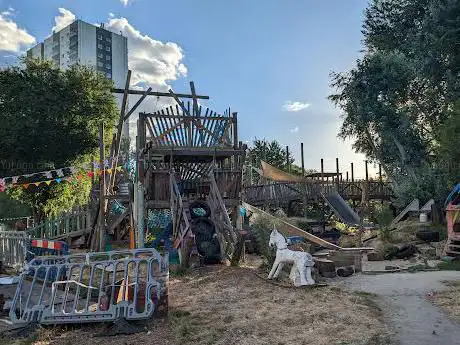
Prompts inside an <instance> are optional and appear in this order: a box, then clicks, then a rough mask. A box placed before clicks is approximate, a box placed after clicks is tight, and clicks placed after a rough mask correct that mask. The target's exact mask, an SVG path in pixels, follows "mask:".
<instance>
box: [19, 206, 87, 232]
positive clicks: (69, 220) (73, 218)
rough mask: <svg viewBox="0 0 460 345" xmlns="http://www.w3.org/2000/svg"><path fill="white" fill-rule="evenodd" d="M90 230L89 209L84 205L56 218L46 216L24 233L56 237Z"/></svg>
mask: <svg viewBox="0 0 460 345" xmlns="http://www.w3.org/2000/svg"><path fill="white" fill-rule="evenodd" d="M90 230H91V209H90V208H89V206H88V207H85V208H84V209H81V210H76V211H72V212H70V213H67V214H64V215H61V216H60V217H57V218H48V219H45V220H44V221H42V222H40V223H38V224H37V225H36V226H35V227H33V228H30V229H27V230H26V233H27V234H28V235H30V236H32V237H34V238H47V239H58V238H66V237H70V236H72V235H77V234H84V233H86V232H88V231H90Z"/></svg>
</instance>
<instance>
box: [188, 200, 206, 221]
mask: <svg viewBox="0 0 460 345" xmlns="http://www.w3.org/2000/svg"><path fill="white" fill-rule="evenodd" d="M189 210H190V217H191V218H192V219H195V218H209V217H211V208H210V207H209V205H208V203H207V202H205V201H194V202H192V203H191V204H190V206H189Z"/></svg>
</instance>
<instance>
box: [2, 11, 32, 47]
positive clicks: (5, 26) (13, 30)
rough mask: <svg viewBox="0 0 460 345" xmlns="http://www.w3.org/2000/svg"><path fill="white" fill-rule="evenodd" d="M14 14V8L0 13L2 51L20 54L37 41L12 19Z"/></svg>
mask: <svg viewBox="0 0 460 345" xmlns="http://www.w3.org/2000/svg"><path fill="white" fill-rule="evenodd" d="M13 14H14V9H13V8H12V7H9V8H8V10H6V11H3V12H2V13H0V51H6V52H11V53H19V52H21V49H22V48H25V47H27V46H30V45H32V44H34V43H35V42H36V40H35V37H34V36H32V35H30V34H29V33H28V32H27V30H25V29H21V28H20V27H18V24H16V22H14V21H13V20H12V19H11V18H10V17H11V16H12V15H13Z"/></svg>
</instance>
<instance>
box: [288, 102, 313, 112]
mask: <svg viewBox="0 0 460 345" xmlns="http://www.w3.org/2000/svg"><path fill="white" fill-rule="evenodd" d="M308 107H310V104H309V103H302V102H292V101H287V102H286V103H284V105H283V110H284V111H289V112H297V111H301V110H304V109H307V108H308Z"/></svg>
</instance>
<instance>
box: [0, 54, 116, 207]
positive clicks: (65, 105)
mask: <svg viewBox="0 0 460 345" xmlns="http://www.w3.org/2000/svg"><path fill="white" fill-rule="evenodd" d="M112 86H113V85H112V82H111V81H110V80H108V79H106V78H105V77H104V76H103V75H102V74H99V73H96V72H95V71H94V70H92V69H90V68H88V67H84V66H80V65H75V66H73V67H71V68H69V69H68V70H66V71H62V70H60V69H59V68H57V67H55V66H54V65H53V64H52V63H51V62H47V61H38V60H30V59H25V60H23V61H22V64H21V65H19V66H14V67H8V68H5V69H2V70H0V123H1V124H2V126H1V127H0V147H1V148H2V150H0V161H3V162H8V163H9V164H4V165H2V166H0V176H11V175H19V174H26V173H31V172H37V171H43V170H49V168H48V167H51V168H61V167H67V166H72V165H74V164H79V163H83V162H88V161H89V160H90V159H91V158H90V157H91V156H92V155H95V156H96V154H97V151H98V150H97V149H98V147H99V125H100V123H101V122H102V123H104V125H105V128H106V138H105V139H106V141H107V142H108V141H109V140H110V137H111V129H112V128H113V127H114V124H115V120H116V117H117V106H116V101H115V98H114V96H113V95H112V94H111V91H110V90H111V88H112ZM43 167H47V169H43ZM40 168H41V169H40ZM88 192H89V182H88V181H84V180H83V179H82V180H81V181H79V182H78V184H77V185H72V184H68V183H62V184H56V185H50V186H47V185H43V184H42V185H40V186H39V187H35V188H29V189H20V188H14V189H13V190H11V192H10V193H11V196H12V197H13V198H15V199H17V200H20V201H21V202H23V203H25V204H27V205H30V206H31V207H33V209H34V211H35V213H36V214H41V215H55V214H57V213H59V212H62V211H64V210H69V209H71V208H72V206H74V205H76V204H77V205H78V204H82V203H84V202H86V201H87V198H88V194H89V193H88Z"/></svg>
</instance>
